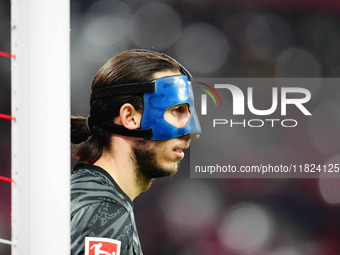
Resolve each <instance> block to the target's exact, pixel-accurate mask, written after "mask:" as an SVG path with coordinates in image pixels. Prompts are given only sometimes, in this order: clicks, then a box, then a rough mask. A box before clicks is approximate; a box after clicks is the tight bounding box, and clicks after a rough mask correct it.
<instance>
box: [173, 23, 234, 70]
mask: <svg viewBox="0 0 340 255" xmlns="http://www.w3.org/2000/svg"><path fill="white" fill-rule="evenodd" d="M175 49H176V58H177V59H178V60H179V61H181V62H182V64H183V65H184V66H190V70H191V71H192V72H194V73H197V74H209V73H212V72H214V71H216V70H217V69H219V68H220V67H221V66H222V65H223V64H224V63H225V62H226V60H227V57H228V53H229V44H228V42H227V39H226V38H225V36H224V35H223V34H222V33H221V32H220V31H219V30H217V29H216V28H215V27H213V26H211V25H209V24H206V23H196V24H193V25H190V26H187V27H185V29H184V30H183V33H182V36H181V37H180V38H179V40H178V42H177V44H176V48H175Z"/></svg>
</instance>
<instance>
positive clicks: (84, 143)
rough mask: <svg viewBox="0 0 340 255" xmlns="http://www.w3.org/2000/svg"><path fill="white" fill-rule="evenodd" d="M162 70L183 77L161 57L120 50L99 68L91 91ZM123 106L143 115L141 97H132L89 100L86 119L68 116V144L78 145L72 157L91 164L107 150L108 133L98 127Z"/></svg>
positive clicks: (146, 79)
mask: <svg viewBox="0 0 340 255" xmlns="http://www.w3.org/2000/svg"><path fill="white" fill-rule="evenodd" d="M166 70H170V71H180V72H181V73H183V74H186V73H185V71H184V72H183V69H182V67H181V65H180V64H179V63H178V62H177V61H176V60H174V59H172V58H170V57H169V56H167V55H165V54H162V53H158V52H153V51H148V50H128V51H124V52H122V53H120V54H118V55H116V56H115V57H113V58H111V59H110V60H109V61H107V62H106V63H105V64H104V65H103V66H102V67H101V68H100V69H99V71H98V73H97V74H96V76H95V77H94V79H93V82H92V86H91V89H92V91H93V90H95V89H98V88H102V87H106V86H112V85H118V84H127V83H142V82H150V81H152V80H153V74H154V73H155V72H159V71H166ZM125 103H130V104H132V105H133V106H134V107H135V109H136V110H137V111H140V112H143V108H144V101H143V95H142V94H141V95H136V94H135V95H124V96H116V97H105V98H100V99H95V100H93V101H92V102H91V108H90V118H88V119H86V118H84V117H80V116H71V142H72V143H73V144H79V145H77V146H76V147H75V149H74V150H73V156H74V157H75V158H76V159H77V160H79V161H80V162H85V163H88V164H93V163H94V162H95V161H97V160H98V159H99V157H100V156H101V155H102V152H103V150H104V149H108V150H109V149H110V146H111V133H110V132H108V131H106V129H105V128H103V125H102V124H103V123H108V122H112V121H113V120H114V118H115V117H117V116H118V115H119V110H120V107H121V106H122V105H123V104H125ZM87 122H88V123H87Z"/></svg>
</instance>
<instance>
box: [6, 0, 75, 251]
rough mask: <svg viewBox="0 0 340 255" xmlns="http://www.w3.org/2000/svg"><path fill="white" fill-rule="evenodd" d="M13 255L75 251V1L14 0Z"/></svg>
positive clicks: (12, 8)
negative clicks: (72, 19) (72, 16)
mask: <svg viewBox="0 0 340 255" xmlns="http://www.w3.org/2000/svg"><path fill="white" fill-rule="evenodd" d="M11 50H12V54H15V55H16V58H13V59H12V115H13V116H14V117H15V118H16V121H12V179H14V183H13V184H12V255H46V254H48V255H57V254H58V255H60V254H63V255H67V254H70V230H69V229H70V227H69V222H70V209H69V207H70V202H69V201H70V184H69V179H70V170H69V169H70V1H69V0H11Z"/></svg>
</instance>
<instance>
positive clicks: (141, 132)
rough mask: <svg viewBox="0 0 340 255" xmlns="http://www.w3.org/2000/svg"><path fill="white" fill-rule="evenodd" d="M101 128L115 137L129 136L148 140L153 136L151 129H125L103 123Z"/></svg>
mask: <svg viewBox="0 0 340 255" xmlns="http://www.w3.org/2000/svg"><path fill="white" fill-rule="evenodd" d="M102 126H103V127H104V129H105V130H106V131H108V132H109V133H114V134H117V135H123V136H131V137H141V138H150V137H152V136H153V133H152V128H147V129H140V128H138V129H133V130H131V129H127V128H125V127H123V126H120V125H117V124H114V123H103V124H102Z"/></svg>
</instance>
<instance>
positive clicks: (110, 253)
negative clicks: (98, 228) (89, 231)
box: [85, 237, 121, 255]
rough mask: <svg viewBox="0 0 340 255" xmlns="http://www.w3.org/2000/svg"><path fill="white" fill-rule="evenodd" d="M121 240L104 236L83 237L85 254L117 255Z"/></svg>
mask: <svg viewBox="0 0 340 255" xmlns="http://www.w3.org/2000/svg"><path fill="white" fill-rule="evenodd" d="M120 245H121V242H120V241H118V240H114V239H110V238H104V237H85V255H119V254H120Z"/></svg>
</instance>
